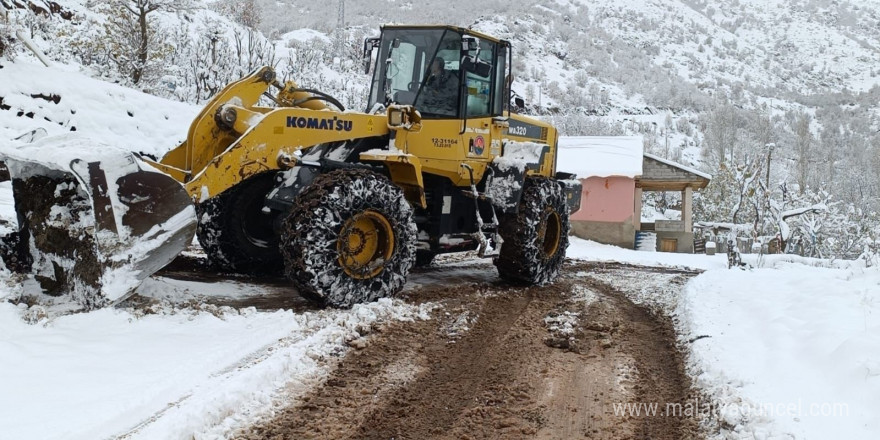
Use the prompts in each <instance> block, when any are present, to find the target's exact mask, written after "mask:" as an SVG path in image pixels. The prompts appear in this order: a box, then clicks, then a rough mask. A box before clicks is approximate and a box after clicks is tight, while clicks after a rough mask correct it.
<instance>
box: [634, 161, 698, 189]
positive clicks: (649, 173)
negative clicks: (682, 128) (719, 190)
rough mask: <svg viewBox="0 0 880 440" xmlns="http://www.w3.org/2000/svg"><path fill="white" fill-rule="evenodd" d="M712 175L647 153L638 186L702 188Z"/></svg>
mask: <svg viewBox="0 0 880 440" xmlns="http://www.w3.org/2000/svg"><path fill="white" fill-rule="evenodd" d="M710 180H712V176H710V175H708V174H706V173H704V172H701V171H697V170H695V169H693V168H690V167H686V166H684V165H682V164H680V163H677V162H673V161H671V160H668V159H664V158H662V157H658V156H655V155H653V154H650V153H645V162H644V164H643V170H642V175H641V176H639V177H638V178H637V179H636V186H637V187H639V188H642V189H643V190H646V191H684V189H685V188H688V187H690V188H693V189H702V188H705V187H706V185H708V184H709V181H710Z"/></svg>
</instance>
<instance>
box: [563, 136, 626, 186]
mask: <svg viewBox="0 0 880 440" xmlns="http://www.w3.org/2000/svg"><path fill="white" fill-rule="evenodd" d="M642 150H643V140H642V138H641V136H562V137H560V138H559V160H558V162H559V170H560V171H565V172H567V173H574V174H577V176H578V178H581V179H585V178H587V177H609V176H622V177H636V176H640V175H642V161H643V158H642Z"/></svg>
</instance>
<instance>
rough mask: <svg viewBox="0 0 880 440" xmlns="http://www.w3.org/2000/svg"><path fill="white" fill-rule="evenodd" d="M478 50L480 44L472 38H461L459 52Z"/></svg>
mask: <svg viewBox="0 0 880 440" xmlns="http://www.w3.org/2000/svg"><path fill="white" fill-rule="evenodd" d="M479 49H480V42H479V41H478V40H477V39H476V38H474V37H461V51H462V52H470V51H473V50H479Z"/></svg>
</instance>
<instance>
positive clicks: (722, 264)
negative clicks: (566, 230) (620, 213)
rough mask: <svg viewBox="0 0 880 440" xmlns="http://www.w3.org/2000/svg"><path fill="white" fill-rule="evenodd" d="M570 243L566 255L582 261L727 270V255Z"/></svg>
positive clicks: (578, 241)
mask: <svg viewBox="0 0 880 440" xmlns="http://www.w3.org/2000/svg"><path fill="white" fill-rule="evenodd" d="M570 243H571V244H570V246H569V247H568V252H567V253H566V255H567V256H568V257H570V258H576V259H580V260H587V261H617V262H621V263H630V264H641V265H647V266H671V267H688V268H693V269H703V270H707V269H719V268H727V256H726V255H713V256H707V255H702V254H674V253H664V252H640V251H634V250H632V249H624V248H621V247H617V246H611V245H607V244H601V243H596V242H594V241H590V240H584V239H581V238H577V237H574V236H572V237H570Z"/></svg>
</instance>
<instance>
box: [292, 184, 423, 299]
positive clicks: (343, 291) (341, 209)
mask: <svg viewBox="0 0 880 440" xmlns="http://www.w3.org/2000/svg"><path fill="white" fill-rule="evenodd" d="M412 217H413V211H412V208H411V207H410V205H409V203H408V202H407V201H406V199H405V198H404V195H403V191H402V190H401V189H400V188H399V187H397V186H396V185H394V184H393V183H391V182H390V181H389V180H388V179H387V178H385V177H384V176H381V175H379V174H376V173H374V172H372V171H369V170H362V169H344V170H336V171H331V172H329V173H327V174H323V175H321V176H318V177H317V178H316V179H315V180H314V182H312V184H311V185H309V186H308V187H306V188H305V189H304V190H303V191H302V192H301V193H300V194H299V195H298V196H297V197H296V200H295V201H294V206H293V209H292V210H291V212H290V215H289V216H288V217H287V218H286V219H285V220H284V223H283V225H282V228H281V243H282V245H281V252H282V254H283V255H284V262H285V271H286V273H287V276H288V277H289V278H290V280H291V281H292V282H293V284H294V285H295V286H296V288H297V289H298V290H299V292H300V294H301V295H302V296H304V297H306V298H308V299H311V300H314V301H317V302H320V303H322V304H324V305H330V306H334V307H351V306H352V305H354V304H358V303H363V302H369V301H374V300H376V299H379V298H382V297H386V296H390V295H393V294H395V293H397V292H398V291H400V289H402V288H403V285H404V283H405V282H406V277H407V275H408V274H409V270H410V269H411V268H412V266H413V264H414V263H415V258H416V249H415V241H416V237H417V234H418V232H417V230H416V225H415V223H414V222H413V218H412Z"/></svg>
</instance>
